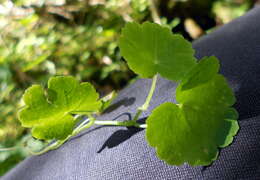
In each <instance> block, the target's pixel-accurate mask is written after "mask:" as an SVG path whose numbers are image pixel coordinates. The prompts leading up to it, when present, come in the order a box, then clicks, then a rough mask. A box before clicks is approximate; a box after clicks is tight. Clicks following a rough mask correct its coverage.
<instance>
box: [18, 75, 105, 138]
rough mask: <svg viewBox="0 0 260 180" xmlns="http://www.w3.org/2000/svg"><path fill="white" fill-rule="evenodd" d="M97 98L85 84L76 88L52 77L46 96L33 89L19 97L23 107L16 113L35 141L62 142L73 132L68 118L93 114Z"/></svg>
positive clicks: (70, 79)
mask: <svg viewBox="0 0 260 180" xmlns="http://www.w3.org/2000/svg"><path fill="white" fill-rule="evenodd" d="M98 98H99V96H98V94H97V93H96V91H95V89H94V88H93V87H92V85H91V84H89V83H81V84H79V83H78V82H77V81H76V79H74V78H73V77H71V76H58V77H53V78H51V79H50V80H49V81H48V90H47V92H45V91H44V89H43V88H42V87H41V86H40V85H33V86H31V87H30V88H28V89H27V90H26V92H25V94H24V95H23V100H24V102H25V104H26V106H25V107H24V108H23V109H22V110H21V111H20V112H19V115H18V117H19V120H20V121H21V123H22V125H23V126H24V127H30V128H33V130H32V135H33V136H34V137H36V138H39V139H64V138H66V137H67V136H68V135H69V134H70V133H71V132H72V130H73V128H74V126H75V123H76V122H75V120H74V118H73V116H72V114H74V113H75V112H77V113H76V114H81V113H82V114H84V113H86V112H95V111H98V109H99V108H100V107H101V102H99V101H98Z"/></svg>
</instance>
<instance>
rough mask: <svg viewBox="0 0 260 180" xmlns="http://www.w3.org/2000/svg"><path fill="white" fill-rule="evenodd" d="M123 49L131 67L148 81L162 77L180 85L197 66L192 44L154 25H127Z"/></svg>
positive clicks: (168, 30)
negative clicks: (180, 81)
mask: <svg viewBox="0 0 260 180" xmlns="http://www.w3.org/2000/svg"><path fill="white" fill-rule="evenodd" d="M119 47H120V51H121V54H122V56H123V57H124V58H125V59H126V61H127V63H128V65H129V67H130V68H131V69H132V70H133V71H134V72H135V73H137V74H139V75H140V76H141V77H144V78H150V77H152V76H154V75H155V74H157V73H159V74H161V75H162V76H163V77H165V78H167V79H170V80H173V81H179V80H181V79H182V78H183V77H184V75H185V74H186V72H188V71H189V70H190V69H191V68H192V67H193V66H194V65H195V64H196V59H195V58H194V56H193V55H194V50H193V49H192V46H191V43H189V42H188V41H186V40H185V39H184V38H183V37H182V36H181V35H173V34H172V32H171V31H170V29H169V28H166V27H163V26H160V25H158V24H154V23H149V22H145V23H143V24H141V25H140V24H137V23H128V24H126V26H125V27H124V28H123V30H122V35H121V37H120V41H119Z"/></svg>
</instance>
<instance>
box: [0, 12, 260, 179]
mask: <svg viewBox="0 0 260 180" xmlns="http://www.w3.org/2000/svg"><path fill="white" fill-rule="evenodd" d="M194 48H195V49H196V50H197V54H196V56H197V57H202V56H205V55H215V56H217V57H218V58H219V59H220V60H221V73H222V74H224V75H225V76H226V77H227V78H228V80H229V83H230V84H231V85H232V87H233V89H234V90H235V93H236V97H237V103H236V105H235V107H236V108H237V109H238V111H239V113H240V119H239V123H240V126H241V130H240V131H239V133H238V135H237V136H236V138H235V140H234V143H233V144H232V145H231V146H229V147H227V148H224V149H223V150H221V152H220V157H219V158H218V160H217V161H215V162H214V163H213V164H212V165H211V166H209V167H190V166H189V165H183V166H180V167H176V166H168V165H166V164H165V163H164V162H162V161H160V160H158V159H157V157H156V155H155V151H154V149H153V148H151V147H149V146H148V145H147V143H146V141H145V136H144V133H145V130H139V129H135V128H124V127H94V128H92V129H90V130H87V131H86V132H84V133H82V134H81V135H79V136H77V137H75V138H73V139H72V140H71V141H69V142H67V143H66V144H65V145H64V146H62V147H61V148H59V149H58V150H55V151H51V152H49V153H46V154H44V155H41V156H35V157H30V158H27V159H26V160H25V161H23V162H22V163H20V164H19V165H18V166H17V167H16V168H15V169H13V170H11V171H10V172H9V173H8V174H7V175H6V176H4V177H3V178H2V179H3V180H16V179H17V180H31V179H32V180H50V179H58V180H59V179H63V180H70V179H71V180H72V179H73V180H83V179H84V180H85V179H113V180H116V179H228V180H229V179H260V115H259V113H260V8H259V7H258V8H255V9H253V10H252V11H251V12H249V13H248V14H247V15H245V16H243V17H241V18H239V19H237V20H235V21H233V22H232V23H230V24H228V25H226V26H224V27H222V28H220V29H218V30H216V31H215V32H214V33H212V34H210V35H208V36H205V37H203V38H201V39H200V40H198V41H196V42H195V43H194ZM150 83H151V81H150V80H147V79H140V80H138V81H137V82H136V83H134V84H132V85H130V86H129V87H127V88H125V89H124V90H123V91H121V92H120V95H119V97H118V98H117V100H116V101H115V102H114V105H113V108H112V109H113V110H112V109H111V110H110V111H111V112H107V113H106V114H105V115H103V116H102V117H100V119H107V120H111V119H117V120H126V119H129V118H130V116H133V115H134V112H135V110H136V108H137V107H138V106H140V105H141V104H142V103H143V102H144V100H145V96H146V94H147V91H148V90H149V86H150ZM174 90H175V84H173V83H171V82H169V81H167V80H164V79H160V80H159V83H158V86H157V89H156V92H155V95H154V97H153V100H152V102H151V106H150V108H149V111H147V112H146V113H144V114H143V115H142V120H144V118H145V117H147V116H148V114H149V113H150V110H151V109H153V108H154V107H156V106H157V105H159V104H160V103H163V102H165V101H175V100H174V97H173V94H174Z"/></svg>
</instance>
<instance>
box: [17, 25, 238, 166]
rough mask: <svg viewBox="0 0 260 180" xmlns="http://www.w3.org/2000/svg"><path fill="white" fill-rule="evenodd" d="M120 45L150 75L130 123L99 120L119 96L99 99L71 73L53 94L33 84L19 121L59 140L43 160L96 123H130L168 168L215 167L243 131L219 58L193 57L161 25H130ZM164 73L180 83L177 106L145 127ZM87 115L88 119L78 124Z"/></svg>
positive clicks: (53, 83)
mask: <svg viewBox="0 0 260 180" xmlns="http://www.w3.org/2000/svg"><path fill="white" fill-rule="evenodd" d="M119 48H120V51H121V54H122V56H123V57H124V58H125V59H126V61H127V63H128V65H129V67H130V69H131V70H133V71H134V72H135V73H136V74H138V75H139V76H141V77H143V78H152V83H151V88H150V90H149V93H148V95H147V98H146V100H145V102H144V104H143V105H142V106H140V107H139V108H138V109H137V111H136V114H135V116H134V118H133V119H132V120H128V121H111V120H98V119H97V117H98V116H97V115H98V114H100V113H101V112H102V111H103V110H104V109H105V108H107V107H108V106H109V104H110V103H111V101H112V99H114V97H115V96H114V95H113V96H112V97H113V98H111V99H110V100H109V98H107V97H106V98H101V99H100V98H99V95H98V93H97V92H96V90H95V89H94V87H93V86H92V85H91V84H89V83H78V81H76V79H75V78H73V77H71V76H56V77H52V78H50V80H49V81H48V89H47V90H44V89H43V88H42V87H41V86H39V85H32V86H31V87H30V88H28V89H27V90H26V91H25V93H24V95H23V101H24V102H25V106H24V107H23V108H22V109H21V111H20V112H19V115H18V118H19V120H20V122H21V124H22V126H24V127H27V128H32V136H33V137H34V138H37V139H41V140H47V141H49V140H53V142H52V143H51V144H49V145H47V146H46V147H45V148H44V149H42V150H40V151H37V152H31V153H32V154H35V155H39V154H43V153H45V152H48V151H50V150H53V149H57V148H58V147H60V146H61V145H62V144H63V143H64V142H66V141H67V140H68V139H70V138H71V137H73V136H76V135H77V134H79V133H80V132H82V131H83V130H86V129H88V128H90V127H92V126H93V125H103V126H126V127H129V126H132V127H136V128H145V129H146V140H147V141H148V144H149V145H150V146H152V147H154V148H155V149H156V153H157V156H158V157H159V158H160V159H162V160H164V161H166V162H167V163H168V164H170V165H181V164H183V163H185V162H186V163H189V164H190V165H193V166H197V165H209V164H211V163H212V162H213V161H214V160H216V159H217V156H218V149H219V148H223V147H226V146H228V145H229V144H230V143H231V142H232V141H233V136H235V135H236V133H237V132H238V129H239V126H238V122H237V119H238V113H237V111H236V110H235V109H234V108H232V105H233V104H234V103H235V96H234V93H233V91H232V89H231V88H230V87H229V86H228V83H227V81H226V79H225V78H224V76H222V75H220V74H219V73H218V72H219V67H220V65H219V61H218V59H217V58H216V57H214V56H211V57H204V58H202V59H201V60H200V61H197V59H196V58H195V57H194V52H195V51H194V49H193V48H192V45H191V43H189V42H188V41H186V40H185V39H184V38H183V37H182V36H181V35H175V34H172V32H171V31H170V29H168V28H167V27H163V26H161V25H159V24H154V23H149V22H145V23H143V24H137V23H128V24H126V26H125V27H124V28H123V30H122V35H121V37H120V40H119ZM158 75H161V76H162V77H164V78H166V79H169V80H171V81H174V82H176V83H178V87H177V89H176V100H177V102H178V104H174V103H172V102H165V103H163V104H161V105H159V106H157V107H156V108H155V109H153V110H152V113H151V115H150V116H149V117H148V118H147V120H146V124H139V123H138V122H137V120H138V119H139V116H140V115H141V114H142V112H143V111H146V110H147V109H148V107H149V104H150V101H151V99H152V97H153V94H154V91H155V89H156V82H157V79H158ZM82 116H86V117H87V119H86V120H84V121H83V122H81V123H80V124H79V125H78V123H79V122H80V119H81V117H82Z"/></svg>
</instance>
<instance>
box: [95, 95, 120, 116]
mask: <svg viewBox="0 0 260 180" xmlns="http://www.w3.org/2000/svg"><path fill="white" fill-rule="evenodd" d="M116 97H117V93H116V92H115V91H112V92H111V93H109V94H108V95H106V96H104V97H103V98H101V99H100V101H101V103H102V107H101V108H100V110H99V111H100V112H101V113H102V112H103V111H104V110H106V109H107V108H108V107H109V106H110V104H111V103H112V101H113V100H115V98H116Z"/></svg>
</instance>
